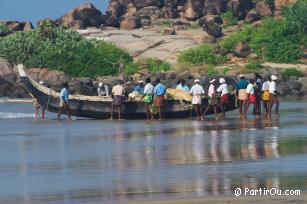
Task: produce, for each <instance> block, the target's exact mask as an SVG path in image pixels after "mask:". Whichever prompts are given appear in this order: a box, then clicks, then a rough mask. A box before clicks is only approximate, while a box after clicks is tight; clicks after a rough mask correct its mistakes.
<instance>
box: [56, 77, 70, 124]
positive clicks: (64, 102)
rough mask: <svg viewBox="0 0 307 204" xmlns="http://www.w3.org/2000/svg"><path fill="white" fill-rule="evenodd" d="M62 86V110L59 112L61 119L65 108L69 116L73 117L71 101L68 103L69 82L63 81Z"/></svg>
mask: <svg viewBox="0 0 307 204" xmlns="http://www.w3.org/2000/svg"><path fill="white" fill-rule="evenodd" d="M62 87H63V88H62V90H61V93H60V110H59V113H58V120H60V118H61V114H62V113H63V112H64V111H65V110H66V111H67V115H68V118H69V119H71V110H70V107H69V103H68V100H69V89H68V83H67V82H65V83H63V86H62Z"/></svg>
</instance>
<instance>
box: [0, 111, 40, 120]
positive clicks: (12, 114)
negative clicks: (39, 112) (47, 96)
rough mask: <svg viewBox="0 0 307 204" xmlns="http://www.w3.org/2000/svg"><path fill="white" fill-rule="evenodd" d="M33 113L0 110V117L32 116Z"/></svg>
mask: <svg viewBox="0 0 307 204" xmlns="http://www.w3.org/2000/svg"><path fill="white" fill-rule="evenodd" d="M33 117H34V114H33V113H6V112H0V119H17V118H33Z"/></svg>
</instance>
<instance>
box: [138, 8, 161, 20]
mask: <svg viewBox="0 0 307 204" xmlns="http://www.w3.org/2000/svg"><path fill="white" fill-rule="evenodd" d="M135 15H136V16H137V17H139V18H141V19H144V18H145V19H148V18H149V19H151V20H156V19H159V18H161V17H162V13H161V11H160V9H159V8H158V7H157V6H147V7H144V8H141V9H140V10H138V11H137V12H136V14H135Z"/></svg>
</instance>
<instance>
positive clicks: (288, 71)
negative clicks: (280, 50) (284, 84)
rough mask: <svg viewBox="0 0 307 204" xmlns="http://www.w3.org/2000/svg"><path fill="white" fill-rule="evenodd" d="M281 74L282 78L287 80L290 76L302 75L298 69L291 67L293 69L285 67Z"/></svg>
mask: <svg viewBox="0 0 307 204" xmlns="http://www.w3.org/2000/svg"><path fill="white" fill-rule="evenodd" d="M281 76H282V78H283V80H288V79H289V78H290V77H291V76H294V77H302V76H304V74H303V73H302V72H301V71H300V70H297V69H294V68H293V69H285V70H284V71H283V72H282V73H281Z"/></svg>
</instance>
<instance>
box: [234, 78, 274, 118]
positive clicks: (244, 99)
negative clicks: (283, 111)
mask: <svg viewBox="0 0 307 204" xmlns="http://www.w3.org/2000/svg"><path fill="white" fill-rule="evenodd" d="M277 80H278V77H277V76H276V75H272V76H270V77H266V78H265V81H263V80H262V77H261V76H260V75H259V74H258V73H255V75H254V78H253V79H250V80H249V81H247V80H246V79H245V76H244V75H240V79H239V82H238V83H237V85H236V96H237V99H238V105H239V112H240V117H241V118H246V113H247V111H248V109H249V107H250V105H251V104H253V106H254V109H253V114H254V115H256V117H260V116H261V114H262V113H263V115H264V116H265V117H267V118H271V115H272V108H273V105H274V104H275V114H276V115H279V112H278V108H279V98H278V95H279V93H278V91H277V89H276V82H277ZM262 107H263V108H262Z"/></svg>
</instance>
